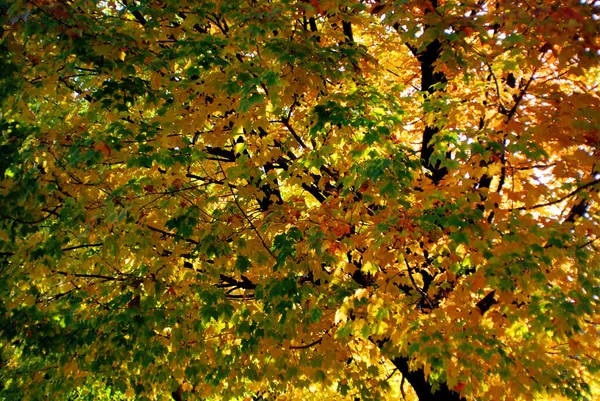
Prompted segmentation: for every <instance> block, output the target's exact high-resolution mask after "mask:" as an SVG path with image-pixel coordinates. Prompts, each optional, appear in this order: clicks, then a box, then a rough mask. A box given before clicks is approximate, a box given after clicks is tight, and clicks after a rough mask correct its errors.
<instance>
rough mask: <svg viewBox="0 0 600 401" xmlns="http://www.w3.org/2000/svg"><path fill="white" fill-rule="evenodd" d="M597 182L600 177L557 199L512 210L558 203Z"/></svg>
mask: <svg viewBox="0 0 600 401" xmlns="http://www.w3.org/2000/svg"><path fill="white" fill-rule="evenodd" d="M597 184H600V179H597V180H594V181H590V182H588V183H587V184H584V185H582V186H580V187H579V188H577V189H575V190H574V191H571V192H570V193H569V194H567V195H565V196H563V197H562V198H559V199H555V200H553V201H550V202H546V203H541V204H539V205H535V206H530V207H527V206H521V207H518V208H516V209H512V210H534V209H539V208H541V207H546V206H552V205H556V204H557V203H560V202H563V201H564V200H567V199H568V198H570V197H572V196H573V195H575V194H577V193H578V192H580V191H582V190H584V189H586V188H589V187H593V186H594V185H597Z"/></svg>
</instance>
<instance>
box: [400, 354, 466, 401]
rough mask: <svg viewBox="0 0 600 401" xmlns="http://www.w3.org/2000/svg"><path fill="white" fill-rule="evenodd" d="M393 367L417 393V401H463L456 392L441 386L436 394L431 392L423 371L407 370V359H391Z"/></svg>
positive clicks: (443, 385)
mask: <svg viewBox="0 0 600 401" xmlns="http://www.w3.org/2000/svg"><path fill="white" fill-rule="evenodd" d="M392 363H393V364H394V366H396V367H397V368H398V370H399V371H400V373H402V376H404V377H405V378H406V380H407V381H408V382H409V383H410V385H411V386H412V388H413V389H414V390H415V392H416V393H417V397H419V401H464V400H465V399H464V398H462V397H461V396H460V394H459V393H457V392H456V391H452V390H450V389H449V388H448V386H446V384H445V383H444V384H442V385H441V386H440V387H439V388H438V389H437V391H436V392H433V389H432V388H431V384H429V382H428V381H427V380H426V379H425V372H424V371H423V369H417V370H413V371H410V370H409V368H408V358H403V357H398V358H394V359H392Z"/></svg>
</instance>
